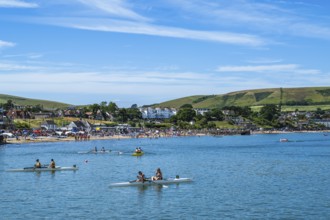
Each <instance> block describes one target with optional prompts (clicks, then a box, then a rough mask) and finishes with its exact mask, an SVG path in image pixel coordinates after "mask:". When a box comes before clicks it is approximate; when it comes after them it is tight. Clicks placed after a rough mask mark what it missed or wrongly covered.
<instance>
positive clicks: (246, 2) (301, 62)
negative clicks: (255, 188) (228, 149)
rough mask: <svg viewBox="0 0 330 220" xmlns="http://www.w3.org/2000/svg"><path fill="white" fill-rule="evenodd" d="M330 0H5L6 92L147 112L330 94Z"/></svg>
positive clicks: (1, 69) (0, 2)
mask: <svg viewBox="0 0 330 220" xmlns="http://www.w3.org/2000/svg"><path fill="white" fill-rule="evenodd" d="M329 11H330V1H328V0H309V1H307V0H152V1H150V0H148V1H147V0H0V27H1V29H0V30H1V31H0V77H1V78H0V93H2V94H10V95H17V96H23V97H29V98H37V99H47V100H54V101H59V102H65V103H70V104H75V105H80V104H93V103H100V102H102V101H107V102H109V101H112V102H115V103H117V105H118V106H119V107H130V106H131V105H132V104H138V105H139V106H142V105H146V104H153V103H160V102H163V101H168V100H172V99H175V98H181V97H185V96H192V95H212V94H225V93H228V92H234V91H239V90H246V89H259V88H278V87H284V88H289V87H290V88H291V87H314V86H330V64H329V55H330V13H329Z"/></svg>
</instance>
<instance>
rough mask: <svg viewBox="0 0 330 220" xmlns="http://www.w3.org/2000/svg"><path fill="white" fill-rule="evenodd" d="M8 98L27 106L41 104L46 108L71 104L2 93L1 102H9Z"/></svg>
mask: <svg viewBox="0 0 330 220" xmlns="http://www.w3.org/2000/svg"><path fill="white" fill-rule="evenodd" d="M8 100H12V101H13V103H14V104H15V105H25V106H26V105H31V106H36V105H41V106H43V107H44V108H45V109H57V108H65V107H68V106H70V104H66V103H61V102H53V101H47V100H40V99H29V98H23V97H18V96H12V95H5V94H0V103H2V104H3V103H7V101H8Z"/></svg>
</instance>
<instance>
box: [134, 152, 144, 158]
mask: <svg viewBox="0 0 330 220" xmlns="http://www.w3.org/2000/svg"><path fill="white" fill-rule="evenodd" d="M143 154H144V152H143V151H141V152H134V153H132V156H137V157H138V156H142V155H143Z"/></svg>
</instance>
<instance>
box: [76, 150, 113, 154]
mask: <svg viewBox="0 0 330 220" xmlns="http://www.w3.org/2000/svg"><path fill="white" fill-rule="evenodd" d="M110 153H111V150H103V151H102V150H98V151H94V150H90V151H80V152H78V154H110Z"/></svg>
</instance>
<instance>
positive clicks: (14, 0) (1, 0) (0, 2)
mask: <svg viewBox="0 0 330 220" xmlns="http://www.w3.org/2000/svg"><path fill="white" fill-rule="evenodd" d="M1 7H4V8H16V7H17V8H36V7H38V4H36V3H29V2H25V1H20V0H0V8H1Z"/></svg>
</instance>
